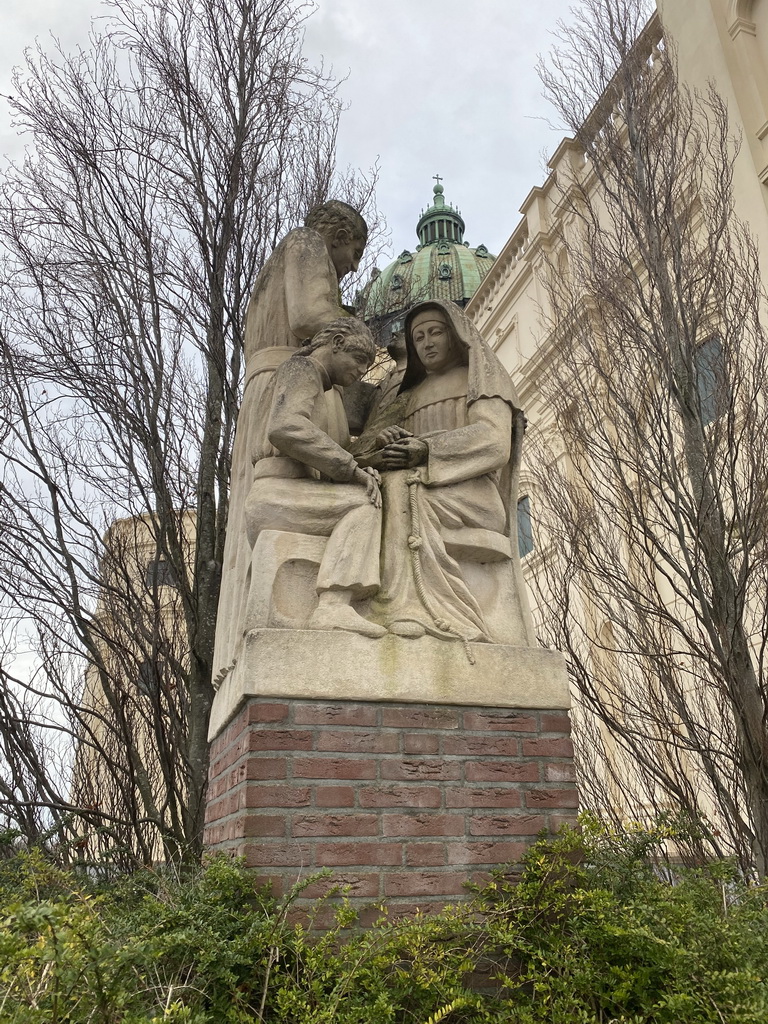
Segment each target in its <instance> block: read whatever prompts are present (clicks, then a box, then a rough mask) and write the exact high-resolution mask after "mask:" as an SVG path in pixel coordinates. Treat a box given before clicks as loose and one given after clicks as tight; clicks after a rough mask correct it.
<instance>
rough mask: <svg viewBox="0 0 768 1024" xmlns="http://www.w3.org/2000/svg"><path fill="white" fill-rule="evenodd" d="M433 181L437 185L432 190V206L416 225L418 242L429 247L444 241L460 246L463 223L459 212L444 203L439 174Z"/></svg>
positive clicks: (462, 235) (462, 236)
mask: <svg viewBox="0 0 768 1024" xmlns="http://www.w3.org/2000/svg"><path fill="white" fill-rule="evenodd" d="M435 180H436V181H437V184H436V185H435V187H434V188H433V189H432V192H433V193H434V200H433V203H432V206H430V207H429V208H428V209H427V210H425V211H424V212H423V213H422V215H421V217H420V218H419V223H418V224H417V225H416V234H417V235H418V236H419V242H420V243H421V245H431V244H432V242H440V241H443V240H445V241H448V242H455V243H456V244H458V245H461V244H462V242H463V241H464V221H463V220H462V217H461V214H460V213H459V211H458V210H456V209H454V208H453V207H452V206H451V205H450V204H449V203H446V201H445V196H444V195H443V186H442V185H441V184H440V182H441V181H442V179H441V177H440V175H439V174H436V175H435Z"/></svg>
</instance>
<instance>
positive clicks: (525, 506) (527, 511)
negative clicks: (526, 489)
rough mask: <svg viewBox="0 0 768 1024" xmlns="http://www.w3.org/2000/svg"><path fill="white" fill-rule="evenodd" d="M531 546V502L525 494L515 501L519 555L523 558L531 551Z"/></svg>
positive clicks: (532, 545)
mask: <svg viewBox="0 0 768 1024" xmlns="http://www.w3.org/2000/svg"><path fill="white" fill-rule="evenodd" d="M533 548H534V544H533V524H532V523H531V503H530V501H529V499H528V495H527V494H526V495H524V497H522V498H520V500H519V501H518V503H517V550H518V551H519V552H520V557H521V558H524V557H525V556H526V555H529V554H530V553H531V551H533Z"/></svg>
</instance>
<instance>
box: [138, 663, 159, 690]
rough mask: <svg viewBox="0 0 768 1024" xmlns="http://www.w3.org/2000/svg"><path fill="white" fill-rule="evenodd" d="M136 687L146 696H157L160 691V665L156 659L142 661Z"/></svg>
mask: <svg viewBox="0 0 768 1024" xmlns="http://www.w3.org/2000/svg"><path fill="white" fill-rule="evenodd" d="M136 688H137V689H138V691H139V693H142V694H143V695H144V696H145V697H155V696H156V695H157V694H158V693H159V692H160V667H159V665H157V664H156V663H155V662H154V661H140V662H139V672H138V678H137V680H136Z"/></svg>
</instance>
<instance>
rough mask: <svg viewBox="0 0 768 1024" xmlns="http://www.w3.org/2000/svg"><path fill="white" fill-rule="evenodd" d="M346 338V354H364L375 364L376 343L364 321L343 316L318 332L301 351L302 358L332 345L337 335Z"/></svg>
mask: <svg viewBox="0 0 768 1024" xmlns="http://www.w3.org/2000/svg"><path fill="white" fill-rule="evenodd" d="M339 334H340V335H341V336H342V337H343V338H344V344H343V345H342V349H343V351H344V352H362V353H363V354H364V355H366V356H367V357H368V361H369V362H371V363H372V362H373V359H374V356H375V355H376V342H375V341H374V340H373V335H372V334H371V332H370V331H369V330H368V328H367V327H366V325H365V324H364V323H363V322H362V320H357V319H355V317H353V316H342V317H339V319H338V320H331V322H330V323H329V324H328V325H327V327H323V329H322V330H321V331H318V332H317V334H316V335H315V336H314V338H313V339H312V341H310V342H309V343H308V344H306V345H304V346H303V347H302V348H300V349H299V354H300V355H302V356H308V355H311V354H312V353H313V352H316V351H317V349H319V348H322V347H323V346H324V345H330V344H331V342H332V341H333V339H334V338H335V337H336V336H337V335H339Z"/></svg>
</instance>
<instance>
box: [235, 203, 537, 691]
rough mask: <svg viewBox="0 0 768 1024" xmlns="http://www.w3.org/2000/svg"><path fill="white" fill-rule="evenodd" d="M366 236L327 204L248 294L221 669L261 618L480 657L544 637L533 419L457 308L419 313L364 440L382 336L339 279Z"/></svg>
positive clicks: (429, 305) (359, 224) (422, 306)
mask: <svg viewBox="0 0 768 1024" xmlns="http://www.w3.org/2000/svg"><path fill="white" fill-rule="evenodd" d="M367 233H368V232H367V226H366V223H365V221H364V220H363V218H362V217H361V216H360V214H359V213H357V212H356V211H355V210H354V209H353V208H352V207H351V206H348V205H347V204H346V203H342V202H339V201H335V200H332V201H330V202H327V203H324V204H323V205H322V206H319V207H317V208H316V209H315V210H313V211H312V213H311V214H310V215H309V217H308V218H307V221H306V225H305V227H303V228H298V229H296V230H294V231H291V232H290V233H289V234H288V235H287V236H286V237H285V238H284V239H283V240H282V241H281V242H280V243H279V245H278V246H277V248H276V249H275V251H274V253H273V254H272V256H271V257H270V259H269V260H268V262H267V263H266V265H265V266H264V269H263V270H262V272H261V274H260V275H259V277H258V279H257V281H256V285H255V287H254V290H253V294H252V296H251V299H250V303H249V306H248V311H247V318H246V329H245V364H246V381H245V390H244V394H243V403H242V407H241V410H240V414H239V419H238V424H237V432H236V436H235V445H234V451H233V458H232V488H231V499H230V514H229V525H228V530H227V543H226V550H225V560H224V569H223V578H222V590H221V598H220V603H219V617H218V625H217V634H216V668H217V673H218V676H219V679H221V678H222V677H223V675H225V674H226V673H227V671H229V670H230V669H231V667H232V666H233V665H234V664H235V663H236V661H237V657H238V650H239V646H240V644H241V643H242V640H243V637H244V635H245V634H246V633H247V632H248V631H249V630H252V629H254V628H273V627H275V626H278V627H279V626H286V625H289V626H293V627H294V628H303V629H314V630H346V631H350V632H352V633H356V634H359V635H362V636H364V637H369V638H371V639H372V640H377V639H379V638H382V637H384V636H386V635H387V634H394V635H395V636H397V637H405V638H409V639H419V638H421V637H424V636H425V634H428V635H430V636H432V637H436V638H439V639H444V640H454V641H455V640H459V641H462V642H463V643H464V646H465V649H466V650H467V652H468V655H469V658H470V661H472V660H473V659H472V654H471V646H470V645H471V644H472V643H475V642H491V643H508V644H512V645H517V646H528V645H530V644H531V643H532V642H533V638H532V635H531V627H530V620H529V616H528V613H527V607H526V603H525V596H524V588H523V585H522V578H521V574H520V562H519V557H518V553H517V540H516V504H517V475H518V471H519V464H520V447H521V441H522V434H523V429H524V418H523V415H522V412H521V411H520V409H519V402H518V400H517V396H516V394H515V389H514V387H513V385H512V382H511V380H510V378H509V375H508V374H507V372H506V371H505V369H504V367H503V366H502V365H501V363H500V362H499V360H498V359H497V357H496V355H495V354H494V353H493V352H492V350H491V349H490V348H489V346H488V345H487V344H486V343H485V341H484V340H483V339H482V338H481V336H480V334H479V333H478V331H477V330H476V329H475V327H474V326H473V325H472V324H471V322H470V321H469V320H468V318H467V317H466V316H465V315H464V313H463V312H462V311H461V310H460V309H459V308H458V307H457V306H455V305H454V304H453V303H444V302H439V301H429V302H422V303H419V304H418V305H416V306H414V307H413V308H412V309H411V310H410V311H409V312H408V314H407V316H406V319H405V325H404V334H405V347H406V365H405V369H404V373H400V374H398V375H397V377H395V378H393V377H392V376H390V378H389V379H385V380H384V381H383V382H382V383H381V386H380V387H379V388H378V389H377V390H376V391H375V393H374V396H373V401H372V403H371V404H370V410H369V412H368V415H367V421H366V422H365V423H364V424H363V425H362V429H361V428H359V427H358V428H357V431H358V432H359V436H357V437H356V438H355V439H354V440H353V439H352V438H351V437H350V428H349V423H348V420H347V416H346V413H345V405H344V400H343V391H344V389H345V388H350V387H351V386H353V385H355V384H356V382H358V381H359V380H360V378H361V377H362V376H363V375H364V374H365V373H366V371H367V370H368V369H369V367H370V366H371V364H372V362H373V360H374V357H375V355H376V345H375V343H374V339H373V337H372V335H371V332H370V331H369V329H368V328H367V327H366V325H365V324H364V323H362V322H361V321H360V320H358V319H356V318H355V317H353V316H350V315H349V313H348V312H347V311H346V310H345V309H344V308H343V307H342V305H341V300H340V292H339V283H340V281H341V280H342V278H343V277H344V276H345V275H346V274H348V273H350V272H351V271H353V270H356V269H357V266H358V263H359V261H360V258H361V256H362V253H363V250H364V247H365V244H366V239H367ZM400 376H402V380H401V381H400V383H399V385H398V386H394V385H396V384H397V380H398V379H399V378H400ZM280 552H282V554H280ZM291 573H293V575H291ZM302 588H303V591H304V592H305V593H304V594H302ZM307 592H308V593H309V597H307ZM286 605H287V607H288V611H287V612H286V611H285V606H286ZM281 608H282V609H283V611H281ZM292 614H293V616H294V617H293V619H292V618H291V615H292Z"/></svg>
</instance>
